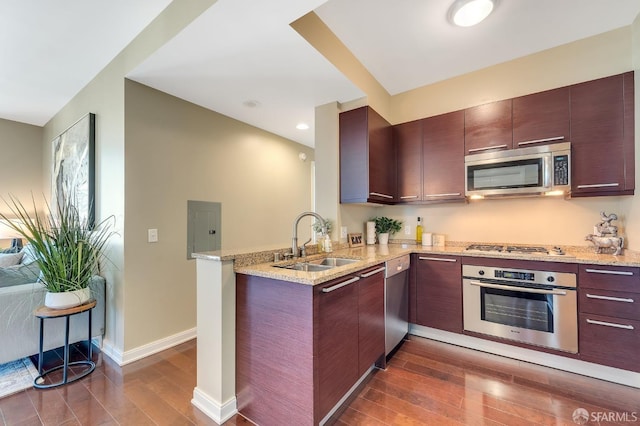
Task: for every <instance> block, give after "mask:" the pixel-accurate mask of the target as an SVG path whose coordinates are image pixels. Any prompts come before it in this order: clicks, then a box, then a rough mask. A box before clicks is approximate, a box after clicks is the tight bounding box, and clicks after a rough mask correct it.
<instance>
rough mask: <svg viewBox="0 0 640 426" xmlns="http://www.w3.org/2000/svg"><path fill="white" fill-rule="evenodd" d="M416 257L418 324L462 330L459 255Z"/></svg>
mask: <svg viewBox="0 0 640 426" xmlns="http://www.w3.org/2000/svg"><path fill="white" fill-rule="evenodd" d="M413 256H414V258H413V259H412V265H416V278H415V286H416V303H415V320H416V323H417V324H419V325H424V326H427V327H433V328H437V329H440V330H446V331H451V332H454V333H462V265H461V262H460V257H457V256H442V255H431V254H429V255H413Z"/></svg>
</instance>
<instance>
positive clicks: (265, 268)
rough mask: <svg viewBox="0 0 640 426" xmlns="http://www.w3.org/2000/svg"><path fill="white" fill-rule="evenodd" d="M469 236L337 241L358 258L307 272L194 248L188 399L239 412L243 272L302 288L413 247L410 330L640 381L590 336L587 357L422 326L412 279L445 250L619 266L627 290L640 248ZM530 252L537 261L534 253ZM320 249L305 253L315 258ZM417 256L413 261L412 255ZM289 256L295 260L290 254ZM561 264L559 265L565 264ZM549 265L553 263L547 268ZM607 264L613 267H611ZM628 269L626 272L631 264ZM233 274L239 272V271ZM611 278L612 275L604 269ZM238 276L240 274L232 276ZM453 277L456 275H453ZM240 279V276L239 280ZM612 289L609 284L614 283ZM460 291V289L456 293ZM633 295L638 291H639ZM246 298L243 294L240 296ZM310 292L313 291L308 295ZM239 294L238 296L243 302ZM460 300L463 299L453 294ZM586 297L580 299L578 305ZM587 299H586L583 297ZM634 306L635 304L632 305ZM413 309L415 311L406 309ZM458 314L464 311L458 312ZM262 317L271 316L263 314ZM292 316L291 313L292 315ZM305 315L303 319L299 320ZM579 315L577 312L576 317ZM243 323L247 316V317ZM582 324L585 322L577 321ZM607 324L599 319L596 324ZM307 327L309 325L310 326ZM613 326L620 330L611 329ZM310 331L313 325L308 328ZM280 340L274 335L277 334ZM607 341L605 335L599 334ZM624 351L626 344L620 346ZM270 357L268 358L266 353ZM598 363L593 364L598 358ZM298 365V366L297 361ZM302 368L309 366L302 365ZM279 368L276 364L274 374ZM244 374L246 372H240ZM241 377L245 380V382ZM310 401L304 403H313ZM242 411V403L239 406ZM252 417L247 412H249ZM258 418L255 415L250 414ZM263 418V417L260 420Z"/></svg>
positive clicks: (585, 266)
mask: <svg viewBox="0 0 640 426" xmlns="http://www.w3.org/2000/svg"><path fill="white" fill-rule="evenodd" d="M468 245H469V244H468V243H455V242H451V243H448V245H447V246H446V247H422V246H416V245H413V244H389V245H388V246H387V247H385V246H379V245H375V246H365V247H358V248H342V249H339V250H336V251H334V252H333V253H332V254H331V256H336V257H343V258H353V259H358V261H357V262H354V263H351V264H348V265H344V266H340V267H336V268H332V269H328V270H325V271H318V272H305V271H296V270H291V269H286V268H277V267H274V263H273V262H272V260H273V253H274V252H276V251H279V252H282V251H284V250H286V249H280V250H278V249H274V248H269V249H264V250H238V251H218V252H210V253H199V254H196V255H194V256H195V257H196V258H197V275H198V277H197V290H198V302H197V303H198V313H197V319H198V330H197V333H198V376H197V377H198V382H197V387H196V388H195V389H194V398H193V403H194V405H196V406H197V407H198V408H200V409H201V410H202V411H204V412H205V413H207V414H208V415H209V416H210V417H211V418H212V419H214V420H215V421H217V422H224V421H225V420H226V419H228V418H230V417H231V416H233V414H234V413H235V412H236V410H237V407H236V394H238V395H240V394H241V392H243V391H246V389H240V388H236V387H237V386H238V385H239V383H237V382H236V379H237V377H239V374H236V373H240V372H236V371H235V370H236V360H237V357H238V356H240V355H241V354H236V342H237V339H238V338H241V337H239V336H236V332H238V333H242V330H241V329H240V328H238V330H236V320H237V319H238V320H239V317H238V318H236V308H237V306H236V304H237V301H236V285H237V283H239V282H241V281H242V280H247V279H254V278H256V279H259V280H257V281H256V283H257V282H258V281H262V282H267V283H271V284H273V283H278V282H280V283H283V284H285V285H286V286H287V288H289V289H294V290H295V289H296V288H297V289H298V290H300V291H305V289H306V290H307V291H313V289H315V288H320V287H322V286H325V285H327V284H330V283H331V282H333V280H337V279H340V278H343V277H347V276H351V275H353V274H355V273H358V272H359V271H364V270H366V269H367V268H372V267H374V266H376V265H380V264H381V263H383V262H385V261H387V260H390V259H393V258H396V257H399V256H401V255H405V254H411V255H412V268H411V278H410V283H411V285H410V296H409V297H410V300H411V308H410V320H411V321H410V322H411V323H412V324H411V329H410V333H411V334H414V335H418V336H422V337H427V338H432V339H435V340H440V341H443V342H447V343H453V344H456V345H460V346H466V347H469V348H472V349H478V350H481V351H485V352H492V353H495V354H498V355H503V356H508V357H511V358H515V359H520V360H523V361H528V362H534V363H539V364H543V365H546V366H550V367H554V368H558V369H563V370H566V371H571V372H575V373H578V374H584V375H588V376H592V377H596V378H600V379H604V380H609V381H613V382H617V383H622V384H625V385H629V386H635V387H640V371H638V368H635V369H634V370H633V371H632V370H631V369H630V368H625V369H622V368H614V367H611V366H608V365H603V364H606V360H603V361H601V359H603V358H599V356H600V354H599V353H598V348H597V347H593V345H592V343H591V342H585V343H584V346H585V347H586V348H587V349H589V350H590V351H591V352H592V355H590V357H586V358H584V359H589V361H590V362H585V361H584V360H583V359H581V358H580V355H581V354H579V353H578V354H564V353H561V352H559V351H554V350H547V349H545V348H537V347H534V346H531V345H522V344H512V343H511V342H509V341H506V340H500V339H495V338H484V336H482V335H478V334H474V333H469V332H452V331H447V330H444V329H442V328H439V327H434V326H425V325H422V324H420V322H422V321H421V320H420V318H419V316H418V321H416V310H417V311H420V309H421V307H420V306H418V305H417V304H416V297H415V296H416V294H417V291H418V290H417V288H419V286H420V285H423V284H421V283H420V280H419V279H417V275H416V274H417V272H416V268H417V263H418V260H419V259H420V258H421V257H422V258H423V259H424V258H432V259H438V258H441V259H442V258H444V259H454V260H455V261H456V262H457V263H454V262H453V261H451V262H450V261H447V262H446V264H447V265H455V266H453V268H454V269H455V270H456V271H460V274H461V273H462V272H461V269H462V268H461V266H462V265H461V264H462V263H475V264H482V263H483V262H486V261H489V260H491V261H494V260H496V261H499V262H503V263H504V262H507V263H506V264H509V263H508V262H519V263H514V264H517V265H522V264H525V262H526V263H527V264H528V263H534V264H536V265H537V264H543V265H545V264H546V265H549V266H551V265H556V266H557V265H559V266H557V267H559V268H561V269H563V268H569V269H571V270H574V271H575V272H576V275H577V276H578V277H582V276H583V273H585V272H588V271H589V270H606V271H605V272H607V273H610V272H617V271H618V270H619V271H621V272H624V274H627V273H630V274H635V275H632V276H630V277H631V278H629V280H630V281H629V282H630V283H631V284H630V285H631V286H632V287H631V288H628V287H629V286H627V287H624V286H625V285H626V284H620V286H622V287H624V288H622V287H620V288H615V290H625V291H626V292H628V290H630V289H631V291H632V292H636V293H640V281H639V280H638V271H640V269H638V268H640V254H638V253H635V252H631V251H626V252H625V253H624V255H623V256H612V255H609V254H595V253H593V249H592V248H590V247H562V250H563V252H565V253H566V255H564V256H553V255H547V256H543V255H538V256H536V255H531V254H515V253H509V252H506V253H495V252H490V253H482V252H475V251H472V250H466V247H467V246H468ZM534 256H536V257H535V261H532V258H534ZM315 257H317V256H309V258H310V259H313V258H315ZM414 260H415V262H414ZM288 262H289V263H292V262H293V261H288ZM285 263H286V262H279V264H281V265H282V264H285ZM562 265H564V266H562ZM552 269H553V268H552ZM609 269H610V270H611V271H609ZM629 271H631V272H629ZM236 274H238V275H236ZM605 277H606V278H609V277H610V275H606V276H605ZM626 277H627V275H621V279H626ZM613 278H614V280H613V281H611V282H612V283H613V285H614V286H617V285H618V284H616V281H615V279H617V276H615V275H614V276H613ZM236 279H238V281H237V280H236ZM457 279H458V284H457V288H456V291H457V290H458V288H459V287H460V286H461V280H460V279H459V278H457ZM454 281H455V280H454ZM583 281H584V282H585V283H587V284H586V285H587V286H588V287H587V288H589V289H591V288H594V287H598V285H597V284H596V285H592V284H590V283H589V281H593V280H592V279H591V278H580V280H579V282H578V289H580V283H581V282H583ZM242 285H244V284H242ZM612 289H613V288H612ZM588 293H589V294H591V293H596V292H595V291H591V290H589V291H588ZM454 294H460V293H454ZM238 297H244V296H241V295H240V290H238ZM636 299H637V297H636ZM242 300H243V301H245V302H246V300H248V299H246V298H243V299H242ZM308 300H311V299H308ZM245 302H243V303H245ZM264 303H266V305H265V304H263V305H262V308H263V309H264V308H265V306H267V307H268V303H269V300H267V299H264ZM457 303H459V304H462V300H460V301H459V302H457ZM583 305H585V304H584V303H583V302H581V306H583ZM585 306H586V305H585ZM634 306H635V305H634ZM237 309H238V314H240V313H241V312H245V310H246V309H247V306H243V307H242V308H240V307H238V308H237ZM634 309H635V312H634V315H637V313H636V312H637V311H638V309H637V308H634ZM411 311H413V312H411ZM592 313H598V312H595V311H594V312H590V311H584V312H583V311H581V312H580V317H581V318H582V317H584V316H585V315H587V314H589V315H590V314H592ZM594 318H596V321H599V322H600V323H608V322H607V321H603V319H607V320H608V321H610V320H609V319H608V318H609V317H603V316H597V317H594ZM460 320H461V319H460ZM265 321H270V320H267V319H265ZM292 321H293V319H292ZM301 321H302V320H301ZM576 321H577V319H576ZM628 322H631V323H633V324H637V319H633V318H631V319H629V320H628ZM268 325H269V326H271V327H278V324H277V323H268ZM245 326H247V324H245ZM581 327H584V326H582V325H581ZM601 328H604V327H601ZM637 328H638V327H636V329H635V331H634V332H633V333H634V334H633V337H632V338H631V339H629V340H628V342H629V344H630V345H635V344H637V343H638V340H639V338H638V330H637ZM308 330H309V329H308ZM615 331H617V330H615ZM309 332H310V333H313V332H314V331H309ZM252 343H253V342H248V343H247V342H246V341H245V344H252ZM274 343H277V342H274ZM581 344H582V342H581ZM603 344H604V345H605V346H607V345H608V344H609V343H608V342H604V343H603ZM297 349H298V348H293V349H292V348H280V350H279V351H278V352H275V353H273V356H274V357H286V354H287V351H289V350H297ZM621 351H622V352H624V350H622V349H621ZM267 361H268V360H267ZM594 363H597V364H598V365H595V364H594ZM293 367H294V366H293V365H292V369H291V373H292V374H293V373H294V372H295V371H298V369H297V368H293ZM296 367H297V366H296ZM306 368H307V370H306V371H307V373H305V374H310V373H309V372H310V371H311V370H309V368H311V366H307V367H306ZM264 373H265V374H276V373H275V372H273V371H272V372H269V365H268V362H267V363H265V364H264ZM279 373H280V372H278V374H279ZM242 380H244V379H242ZM242 380H241V383H245V382H242ZM271 408H272V410H278V407H271ZM302 408H307V410H308V411H311V410H312V407H302ZM240 412H241V413H242V407H240ZM318 413H324V411H322V410H321V411H318ZM248 417H249V418H250V419H251V416H248ZM323 417H324V416H320V417H318V418H315V419H311V418H309V419H308V423H309V424H315V423H317V422H318V420H319V419H322V418H323ZM252 420H258V419H252ZM258 423H260V421H258Z"/></svg>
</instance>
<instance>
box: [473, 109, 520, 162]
mask: <svg viewBox="0 0 640 426" xmlns="http://www.w3.org/2000/svg"><path fill="white" fill-rule="evenodd" d="M511 104H512V101H511V99H506V100H504V101H498V102H492V103H488V104H484V105H478V106H475V107H472V108H467V109H466V110H464V116H465V118H464V146H465V154H467V155H468V154H479V153H482V152H486V151H494V150H500V149H511V148H512V147H513V129H512V120H511V115H512V114H511Z"/></svg>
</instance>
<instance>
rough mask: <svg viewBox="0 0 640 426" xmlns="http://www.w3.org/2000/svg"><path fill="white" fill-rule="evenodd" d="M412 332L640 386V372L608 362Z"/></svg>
mask: <svg viewBox="0 0 640 426" xmlns="http://www.w3.org/2000/svg"><path fill="white" fill-rule="evenodd" d="M409 333H410V334H413V335H416V336H420V337H425V338H427V339H432V340H437V341H439V342H444V343H450V344H452V345H456V346H462V347H465V348H469V349H475V350H478V351H482V352H487V353H491V354H495V355H500V356H504V357H507V358H513V359H517V360H520V361H526V362H530V363H531V364H538V365H542V366H545V367H551V368H555V369H558V370H563V371H568V372H570V373H576V374H580V375H583V376H588V377H593V378H594V379H600V380H606V381H608V382H614V383H619V384H621V385H626V386H632V387H634V388H640V373H634V372H632V371H627V370H621V369H619V368H613V367H608V366H606V365H599V364H593V363H590V362H586V361H581V360H579V359H573V358H566V357H563V356H559V355H554V354H550V353H546V352H538V351H534V350H531V349H527V348H521V347H519V346H511V345H507V344H504V343H499V342H494V341H492V340H484V339H480V338H477V337H473V336H467V335H465V334H456V333H450V332H448V331H442V330H437V329H435V328H430V327H424V326H421V325H416V324H411V328H410V330H409Z"/></svg>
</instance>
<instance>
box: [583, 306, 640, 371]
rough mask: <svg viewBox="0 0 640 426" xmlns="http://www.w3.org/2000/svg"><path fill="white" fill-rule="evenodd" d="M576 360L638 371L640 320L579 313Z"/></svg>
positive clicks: (639, 364) (639, 363) (639, 367)
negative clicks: (577, 354) (578, 351)
mask: <svg viewBox="0 0 640 426" xmlns="http://www.w3.org/2000/svg"><path fill="white" fill-rule="evenodd" d="M579 333H580V340H579V348H580V359H582V360H584V361H589V362H595V363H598V364H604V365H609V366H611V367H616V368H622V369H625V370H631V371H638V372H640V362H638V351H639V350H640V321H633V320H627V319H618V318H612V317H606V316H600V315H592V314H580V328H579Z"/></svg>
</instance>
